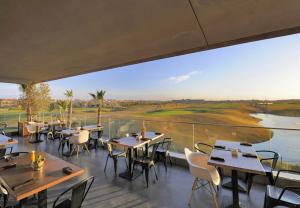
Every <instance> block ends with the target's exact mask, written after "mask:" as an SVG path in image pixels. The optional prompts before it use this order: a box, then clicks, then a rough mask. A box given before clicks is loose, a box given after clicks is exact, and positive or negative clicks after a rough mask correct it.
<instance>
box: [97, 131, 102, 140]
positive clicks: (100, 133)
mask: <svg viewBox="0 0 300 208" xmlns="http://www.w3.org/2000/svg"><path fill="white" fill-rule="evenodd" d="M97 133H98V132H97ZM97 136H98V139H99V138H102V136H103V130H100V131H99V135H97Z"/></svg>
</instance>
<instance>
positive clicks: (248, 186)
mask: <svg viewBox="0 0 300 208" xmlns="http://www.w3.org/2000/svg"><path fill="white" fill-rule="evenodd" d="M247 175H248V177H247V193H248V194H250V191H251V187H252V183H253V177H254V175H253V174H251V173H249V174H247Z"/></svg>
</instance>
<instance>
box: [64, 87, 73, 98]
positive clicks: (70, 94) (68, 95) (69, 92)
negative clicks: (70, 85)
mask: <svg viewBox="0 0 300 208" xmlns="http://www.w3.org/2000/svg"><path fill="white" fill-rule="evenodd" d="M65 96H67V97H68V98H72V97H73V90H72V89H70V90H66V91H65Z"/></svg>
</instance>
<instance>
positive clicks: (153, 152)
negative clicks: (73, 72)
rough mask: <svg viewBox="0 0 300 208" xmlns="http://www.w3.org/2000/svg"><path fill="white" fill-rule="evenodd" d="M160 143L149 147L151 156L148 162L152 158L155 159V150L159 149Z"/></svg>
mask: <svg viewBox="0 0 300 208" xmlns="http://www.w3.org/2000/svg"><path fill="white" fill-rule="evenodd" d="M159 145H160V143H155V144H152V145H150V146H149V148H151V147H152V152H151V155H150V160H151V161H153V160H154V158H155V154H156V150H157V148H158V147H159Z"/></svg>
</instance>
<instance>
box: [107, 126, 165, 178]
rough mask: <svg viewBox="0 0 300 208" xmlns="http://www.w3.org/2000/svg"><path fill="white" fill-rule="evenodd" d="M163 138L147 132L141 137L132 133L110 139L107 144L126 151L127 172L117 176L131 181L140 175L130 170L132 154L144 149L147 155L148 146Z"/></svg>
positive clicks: (156, 133) (157, 133) (139, 134)
mask: <svg viewBox="0 0 300 208" xmlns="http://www.w3.org/2000/svg"><path fill="white" fill-rule="evenodd" d="M163 136H164V134H163V133H160V132H152V131H147V132H145V134H144V135H143V136H142V135H141V133H133V134H127V135H126V136H125V137H121V138H118V139H111V140H110V141H109V142H108V143H109V144H111V145H114V146H116V147H119V148H125V149H127V159H128V167H127V170H125V171H124V172H122V173H120V174H119V176H120V177H121V178H124V179H126V180H129V181H131V180H134V179H135V178H137V177H138V176H139V175H141V172H140V171H136V170H132V161H133V154H134V153H135V154H136V153H137V149H138V148H144V154H145V155H148V151H149V149H148V147H149V144H150V143H151V142H155V141H157V140H159V139H161V138H162V137H163Z"/></svg>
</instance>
